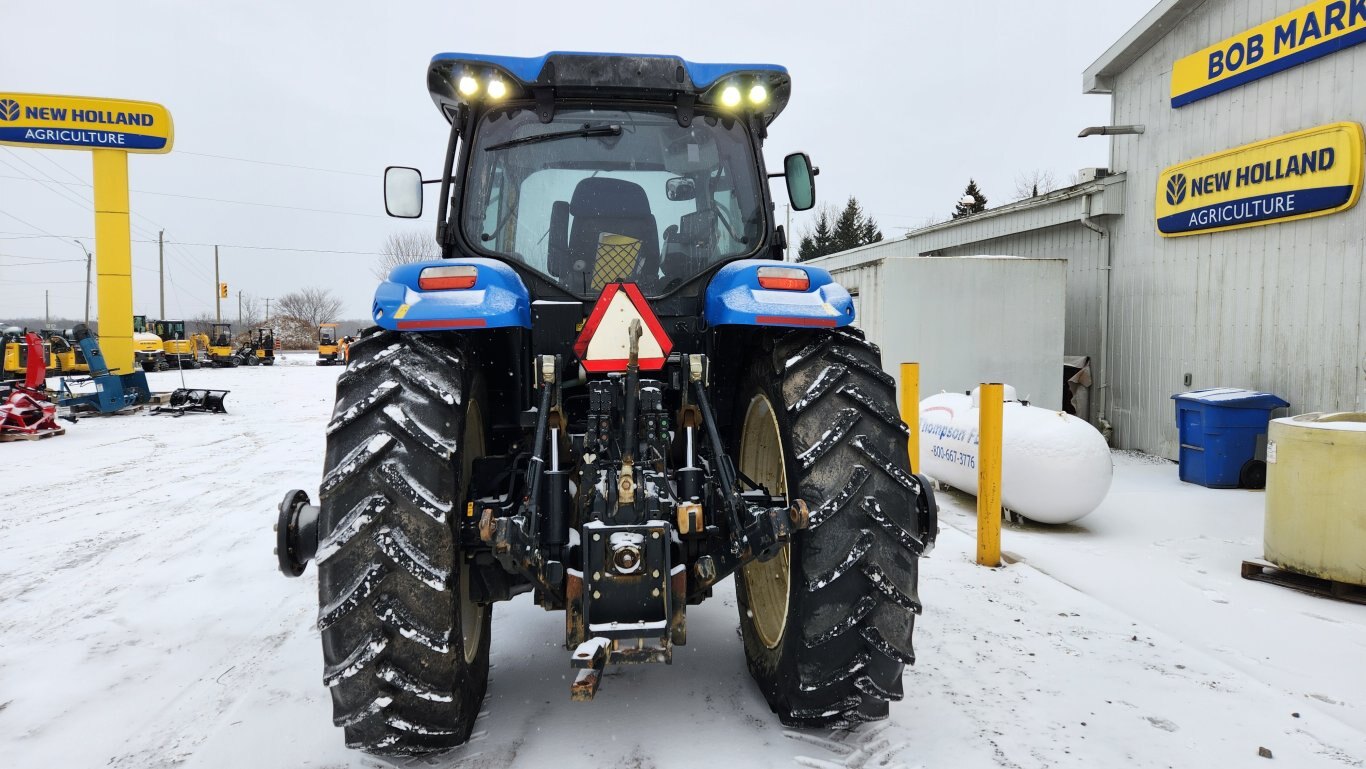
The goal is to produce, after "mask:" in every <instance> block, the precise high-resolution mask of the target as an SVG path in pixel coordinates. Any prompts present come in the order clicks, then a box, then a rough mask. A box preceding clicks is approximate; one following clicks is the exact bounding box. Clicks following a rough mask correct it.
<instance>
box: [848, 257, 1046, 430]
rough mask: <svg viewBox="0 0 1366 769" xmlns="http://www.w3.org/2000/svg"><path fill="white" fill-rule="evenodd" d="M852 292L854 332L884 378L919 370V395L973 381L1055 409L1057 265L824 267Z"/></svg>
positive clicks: (928, 262)
mask: <svg viewBox="0 0 1366 769" xmlns="http://www.w3.org/2000/svg"><path fill="white" fill-rule="evenodd" d="M831 273H832V274H833V275H834V277H835V279H836V280H838V281H839V282H840V284H841V285H843V286H845V287H846V288H848V289H849V290H850V291H851V292H852V291H857V292H858V294H859V299H858V302H859V311H860V312H861V313H862V315H863V317H862V319H861V320H860V321H859V325H860V327H861V328H863V330H864V331H865V333H867V335H868V338H869V340H870V341H872V342H874V343H875V344H877V345H878V346H879V347H881V348H882V364H883V368H885V369H886V370H887V372H888V373H890V374H892V375H893V376H897V375H898V373H899V368H900V364H901V363H902V362H906V361H917V362H919V363H920V382H921V393H922V395H927V394H930V393H935V392H940V391H941V390H945V391H950V392H963V391H966V390H968V389H971V388H972V387H974V386H976V385H977V384H978V383H980V382H984V381H986V382H993V381H994V382H1006V383H1008V384H1011V385H1014V386H1015V388H1016V390H1017V391H1018V392H1019V394H1020V397H1022V398H1025V397H1027V398H1029V399H1030V400H1031V401H1032V402H1033V403H1035V404H1037V405H1039V406H1043V407H1046V408H1053V409H1058V408H1061V407H1062V374H1063V371H1062V357H1063V325H1064V324H1063V314H1064V305H1065V302H1066V264H1065V263H1064V262H1063V261H1062V260H1060V259H990V258H979V259H921V258H916V257H901V258H887V259H873V260H867V261H863V262H859V263H854V264H850V265H848V266H845V267H842V268H834V269H832V270H831Z"/></svg>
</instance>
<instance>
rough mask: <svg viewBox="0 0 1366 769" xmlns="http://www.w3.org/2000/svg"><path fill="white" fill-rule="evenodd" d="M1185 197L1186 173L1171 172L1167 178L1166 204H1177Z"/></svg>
mask: <svg viewBox="0 0 1366 769" xmlns="http://www.w3.org/2000/svg"><path fill="white" fill-rule="evenodd" d="M1185 199H1186V175H1185V174H1172V178H1170V179H1168V180H1167V205H1171V206H1179V205H1181V203H1182V202H1183V201H1184V200H1185Z"/></svg>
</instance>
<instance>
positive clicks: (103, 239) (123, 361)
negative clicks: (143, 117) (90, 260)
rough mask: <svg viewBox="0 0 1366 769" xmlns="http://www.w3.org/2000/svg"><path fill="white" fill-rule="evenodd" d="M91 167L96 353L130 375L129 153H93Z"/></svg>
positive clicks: (131, 305) (118, 370) (130, 242)
mask: <svg viewBox="0 0 1366 769" xmlns="http://www.w3.org/2000/svg"><path fill="white" fill-rule="evenodd" d="M90 154H91V156H92V157H93V158H94V169H95V267H96V269H97V270H98V273H99V284H98V285H99V320H100V351H101V352H103V353H104V360H105V363H106V364H107V365H108V366H109V370H110V371H111V372H113V373H115V374H131V373H133V253H132V251H133V249H132V241H131V234H130V232H129V223H128V153H127V152H125V151H123V150H109V149H92V150H91V151H90Z"/></svg>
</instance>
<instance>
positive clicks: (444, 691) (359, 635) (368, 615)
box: [317, 331, 488, 756]
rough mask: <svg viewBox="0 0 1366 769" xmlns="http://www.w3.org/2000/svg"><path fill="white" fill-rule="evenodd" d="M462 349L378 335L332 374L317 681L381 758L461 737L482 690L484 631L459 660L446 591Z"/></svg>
mask: <svg viewBox="0 0 1366 769" xmlns="http://www.w3.org/2000/svg"><path fill="white" fill-rule="evenodd" d="M451 343H452V344H458V342H455V341H453V342H451ZM460 359H461V358H460V356H458V355H456V354H455V353H451V352H449V351H446V352H443V351H442V347H441V345H440V344H439V343H438V342H437V341H433V340H430V339H425V338H422V337H421V336H419V335H416V334H400V333H398V332H392V331H375V332H374V333H370V334H367V335H366V336H364V337H362V338H361V339H360V340H358V341H357V342H356V343H355V344H353V345H352V347H351V361H350V363H349V365H348V366H347V369H346V371H345V372H343V374H342V375H341V376H339V377H338V379H337V404H336V408H335V411H334V415H333V418H332V421H331V423H330V424H329V426H328V448H327V471H326V473H325V474H324V476H323V480H322V484H321V505H322V511H321V513H320V516H319V552H318V559H317V563H318V574H319V579H318V584H319V607H320V608H319V614H318V626H319V628H320V629H321V631H322V636H323V656H324V665H325V670H324V676H323V678H324V682H325V683H326V684H327V685H328V687H329V688H330V691H331V694H332V702H333V719H334V722H335V723H336V724H337V725H338V726H340V727H342V728H343V729H344V730H345V732H346V742H347V744H348V745H349V746H351V747H356V748H360V749H362V750H365V751H367V752H370V753H373V754H377V755H395V756H405V755H417V754H423V753H430V752H434V751H440V750H445V749H448V748H451V747H454V746H456V745H459V744H461V743H462V742H464V741H465V740H467V739H468V738H469V735H470V732H471V730H472V728H473V725H474V721H475V718H476V717H477V714H478V701H479V700H480V699H481V698H482V696H483V687H484V685H485V684H484V683H483V681H484V680H485V678H486V676H487V643H488V640H487V639H488V635H487V631H485V633H484V635H483V637H482V642H483V646H482V647H481V648H482V651H481V652H480V654H482V657H480V656H478V655H476V662H475V663H474V664H467V663H465V662H464V657H463V656H462V655H463V644H461V643H459V641H460V638H459V631H458V627H459V625H458V619H459V617H458V613H459V610H458V606H457V603H456V602H455V601H453V600H452V599H453V591H455V590H456V585H455V584H454V583H455V580H456V578H457V576H458V574H459V572H458V569H459V564H458V553H457V549H458V542H457V540H456V539H455V532H454V530H453V529H452V527H451V517H450V515H449V513H450V511H451V503H450V502H449V501H447V500H451V499H453V498H454V496H455V494H456V486H455V484H456V483H457V479H456V475H457V471H456V468H458V466H459V465H458V463H457V462H456V461H455V459H456V455H457V452H458V450H459V446H458V444H455V443H450V442H448V439H446V438H443V437H438V436H446V435H452V434H454V435H459V434H460V432H459V430H460V429H462V427H461V426H462V425H463V409H462V407H461V406H460V402H459V398H458V396H459V394H460V388H459V386H458V385H457V384H456V383H458V382H460V381H462V378H463V377H464V376H465V374H464V373H463V372H462V371H461V370H460V369H458V368H456V369H452V368H451V366H452V362H453V361H459V360H460ZM481 664H482V666H483V667H482V669H481V668H480V665H481ZM481 676H482V677H481ZM457 680H467V681H468V682H469V684H468V686H466V687H464V688H459V685H458V684H456V682H457ZM453 685H455V686H456V687H457V688H452V687H453ZM476 690H477V691H476ZM472 703H473V704H472Z"/></svg>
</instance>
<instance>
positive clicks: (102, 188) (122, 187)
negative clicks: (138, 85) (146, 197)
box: [0, 93, 175, 374]
mask: <svg viewBox="0 0 1366 769" xmlns="http://www.w3.org/2000/svg"><path fill="white" fill-rule="evenodd" d="M174 135H175V128H174V126H173V125H172V123H171V113H170V112H169V111H168V110H167V109H166V108H165V107H163V106H161V105H159V104H152V103H150V102H142V101H123V100H118V99H99V98H87V97H81V96H48V95H42V94H27V93H0V144H9V145H13V146H17V147H28V148H31V149H68V150H90V154H91V156H92V159H93V164H94V186H95V196H94V198H95V268H96V272H97V274H98V276H99V277H98V282H97V284H96V285H97V293H98V297H97V306H98V310H99V315H98V317H99V324H100V334H99V336H100V347H101V349H102V350H103V352H104V357H105V361H106V362H107V364H108V366H109V370H110V372H111V373H115V374H131V373H134V369H133V248H132V237H131V235H130V229H129V221H128V219H129V211H128V153H130V152H135V153H141V154H163V153H166V152H170V151H171V145H172V144H173V142H174Z"/></svg>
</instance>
